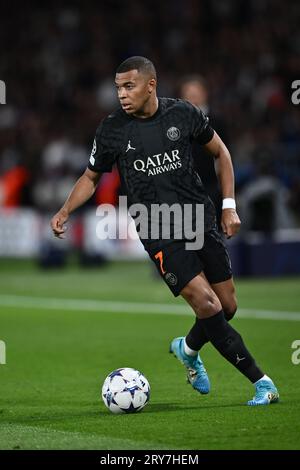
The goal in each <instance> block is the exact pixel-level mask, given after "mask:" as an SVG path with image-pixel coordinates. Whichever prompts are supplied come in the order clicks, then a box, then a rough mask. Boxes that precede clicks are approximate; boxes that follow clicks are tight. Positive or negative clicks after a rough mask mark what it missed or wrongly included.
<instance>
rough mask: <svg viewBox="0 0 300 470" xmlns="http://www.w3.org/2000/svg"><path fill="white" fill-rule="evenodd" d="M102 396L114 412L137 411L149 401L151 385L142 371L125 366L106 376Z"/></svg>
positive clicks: (106, 404)
mask: <svg viewBox="0 0 300 470" xmlns="http://www.w3.org/2000/svg"><path fill="white" fill-rule="evenodd" d="M102 398H103V401H104V404H105V406H107V408H108V409H109V410H110V411H111V412H112V413H115V414H119V413H136V412H137V411H140V410H141V409H142V408H144V406H145V405H146V404H147V403H148V401H149V398H150V385H149V382H148V380H147V379H146V377H144V375H143V374H142V373H141V372H139V371H138V370H135V369H131V368H129V367H123V368H121V369H116V370H114V371H113V372H111V373H110V374H109V375H108V376H107V377H106V379H105V380H104V384H103V387H102Z"/></svg>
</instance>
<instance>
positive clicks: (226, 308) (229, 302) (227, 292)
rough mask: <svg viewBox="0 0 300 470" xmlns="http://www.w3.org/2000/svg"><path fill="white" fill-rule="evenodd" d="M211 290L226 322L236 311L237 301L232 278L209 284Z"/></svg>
mask: <svg viewBox="0 0 300 470" xmlns="http://www.w3.org/2000/svg"><path fill="white" fill-rule="evenodd" d="M210 285H211V288H212V289H213V291H214V292H215V294H216V295H217V297H218V299H219V300H220V302H221V305H222V309H223V312H224V315H225V318H226V320H227V321H229V320H231V319H232V318H233V317H234V315H235V313H236V311H237V299H236V293H235V286H234V282H233V278H232V277H231V278H230V279H228V280H226V281H223V282H218V283H212V284H210Z"/></svg>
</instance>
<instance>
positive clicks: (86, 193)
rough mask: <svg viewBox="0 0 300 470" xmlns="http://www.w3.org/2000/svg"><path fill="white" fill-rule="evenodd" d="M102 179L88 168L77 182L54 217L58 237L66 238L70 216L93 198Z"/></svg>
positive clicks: (53, 221)
mask: <svg viewBox="0 0 300 470" xmlns="http://www.w3.org/2000/svg"><path fill="white" fill-rule="evenodd" d="M100 177H101V173H98V172H95V171H92V170H90V169H89V168H87V169H86V170H85V172H84V173H83V175H82V176H81V177H80V178H79V179H78V180H77V182H76V183H75V185H74V187H73V189H72V190H71V192H70V194H69V196H68V198H67V200H66V202H65V203H64V205H63V206H62V208H61V209H60V210H59V211H58V212H57V214H55V215H54V217H52V220H51V228H52V230H53V233H54V235H55V236H56V237H58V238H64V233H65V231H66V227H65V223H66V222H67V220H68V218H69V215H70V214H71V213H72V212H73V211H75V210H76V209H77V208H78V207H80V206H82V205H83V204H84V203H85V202H86V201H88V200H89V199H90V198H91V197H92V195H93V194H94V192H95V189H96V187H97V184H98V182H99V179H100Z"/></svg>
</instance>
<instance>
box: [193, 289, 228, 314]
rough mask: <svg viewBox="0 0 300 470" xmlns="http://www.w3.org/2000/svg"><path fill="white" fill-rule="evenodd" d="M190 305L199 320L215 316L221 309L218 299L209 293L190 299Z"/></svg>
mask: <svg viewBox="0 0 300 470" xmlns="http://www.w3.org/2000/svg"><path fill="white" fill-rule="evenodd" d="M192 305H193V309H194V311H195V313H196V315H197V316H198V317H199V318H204V317H209V316H212V315H215V314H216V313H218V312H219V311H220V310H221V309H222V306H221V303H220V301H219V299H218V298H217V297H216V296H214V295H211V294H210V293H206V294H204V295H201V296H195V297H194V298H193V299H192Z"/></svg>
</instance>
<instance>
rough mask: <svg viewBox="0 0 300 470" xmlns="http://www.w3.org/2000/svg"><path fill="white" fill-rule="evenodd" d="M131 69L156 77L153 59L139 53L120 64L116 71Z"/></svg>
mask: <svg viewBox="0 0 300 470" xmlns="http://www.w3.org/2000/svg"><path fill="white" fill-rule="evenodd" d="M130 70H137V71H138V72H140V73H143V74H145V75H150V76H151V78H155V79H156V70H155V67H154V65H153V63H152V62H151V60H149V59H147V58H146V57H142V56H139V55H137V56H133V57H129V58H128V59H126V60H124V62H122V63H121V64H120V65H119V67H118V68H117V71H116V73H124V72H129V71H130Z"/></svg>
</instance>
